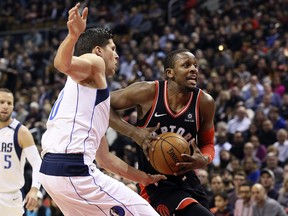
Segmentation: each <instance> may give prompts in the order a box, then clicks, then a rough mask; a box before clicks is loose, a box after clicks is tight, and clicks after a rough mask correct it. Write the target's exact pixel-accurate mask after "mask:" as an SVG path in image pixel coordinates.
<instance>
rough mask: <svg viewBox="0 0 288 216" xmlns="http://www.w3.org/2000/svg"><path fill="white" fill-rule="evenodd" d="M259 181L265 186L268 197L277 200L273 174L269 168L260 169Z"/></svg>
mask: <svg viewBox="0 0 288 216" xmlns="http://www.w3.org/2000/svg"><path fill="white" fill-rule="evenodd" d="M259 183H260V184H261V185H262V186H263V187H264V188H265V190H266V194H267V195H268V197H270V198H272V199H274V200H277V199H278V195H279V194H278V191H276V190H275V189H274V184H275V176H274V173H273V172H272V170H270V169H267V168H265V169H262V170H261V174H260V181H259Z"/></svg>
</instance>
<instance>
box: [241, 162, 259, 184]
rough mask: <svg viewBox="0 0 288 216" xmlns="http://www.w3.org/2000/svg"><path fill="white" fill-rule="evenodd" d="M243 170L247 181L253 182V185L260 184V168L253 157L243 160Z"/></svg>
mask: <svg viewBox="0 0 288 216" xmlns="http://www.w3.org/2000/svg"><path fill="white" fill-rule="evenodd" d="M242 165H243V169H244V171H245V173H246V180H247V181H250V182H252V183H253V184H254V183H256V182H258V180H259V177H260V170H259V168H260V166H259V163H258V162H257V161H255V160H254V158H253V157H246V158H244V160H243V164H242Z"/></svg>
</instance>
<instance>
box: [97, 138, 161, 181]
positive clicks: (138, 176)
mask: <svg viewBox="0 0 288 216" xmlns="http://www.w3.org/2000/svg"><path fill="white" fill-rule="evenodd" d="M96 161H97V164H98V165H99V166H100V167H101V168H103V169H106V170H107V171H110V172H112V173H115V174H117V175H120V176H122V177H124V178H127V179H129V180H132V181H134V182H138V183H141V184H143V185H145V186H146V185H149V184H155V183H157V182H158V181H160V180H164V179H166V177H165V176H164V175H149V174H147V173H145V172H143V171H141V170H138V169H136V168H134V167H132V166H130V165H128V164H127V163H126V162H124V161H123V160H121V159H120V158H118V157H117V156H116V155H114V154H113V153H111V152H109V148H108V143H107V139H106V137H103V138H102V140H101V144H100V146H99V148H98V150H97V153H96Z"/></svg>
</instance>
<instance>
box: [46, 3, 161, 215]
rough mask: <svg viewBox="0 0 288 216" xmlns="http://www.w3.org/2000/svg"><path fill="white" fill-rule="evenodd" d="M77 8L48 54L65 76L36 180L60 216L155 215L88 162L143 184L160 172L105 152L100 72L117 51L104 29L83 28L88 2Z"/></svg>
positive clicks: (105, 92) (105, 101) (110, 69)
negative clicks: (54, 50) (147, 170)
mask: <svg viewBox="0 0 288 216" xmlns="http://www.w3.org/2000/svg"><path fill="white" fill-rule="evenodd" d="M79 8H80V4H79V3H78V4H76V6H75V7H73V8H72V9H70V11H69V18H68V22H67V27H68V30H69V32H68V35H67V36H66V38H65V39H64V41H63V42H62V43H61V45H60V47H59V49H58V51H57V54H56V57H55V59H54V65H55V67H56V68H57V69H58V70H59V71H60V72H62V73H64V74H66V75H67V81H66V84H65V86H64V88H63V90H62V91H61V92H60V94H59V96H58V99H57V100H56V102H55V103H54V106H53V108H52V110H51V113H50V116H49V118H48V121H47V130H46V132H45V133H44V135H43V137H42V148H43V152H42V156H43V161H42V165H41V169H40V175H41V183H42V184H43V187H44V189H45V190H46V191H47V192H48V193H49V195H50V196H51V197H52V199H53V200H54V201H55V202H56V204H57V205H58V206H59V208H60V210H61V211H62V212H63V214H64V215H65V216H75V215H86V216H91V215H97V216H101V215H119V216H124V215H125V216H128V215H135V216H136V215H146V216H153V215H158V214H157V213H156V211H155V210H154V209H153V208H152V207H151V206H150V205H149V204H148V202H146V201H145V200H144V199H143V198H141V197H140V196H139V195H138V194H137V193H135V192H134V191H132V190H131V189H130V188H128V187H126V186H125V185H124V184H123V183H122V182H119V181H117V180H116V179H113V178H111V177H109V176H108V175H105V174H104V173H103V172H101V171H100V170H99V169H98V167H97V166H96V165H95V163H94V160H96V162H97V164H98V165H99V166H100V167H102V168H104V169H106V170H108V171H111V172H114V173H117V174H119V175H121V176H123V177H125V178H128V179H131V180H133V181H137V182H142V183H144V184H146V185H147V184H151V183H156V182H158V181H159V180H160V179H164V178H165V176H162V175H148V174H146V173H145V172H142V171H139V170H137V169H135V168H133V167H131V166H129V165H128V164H127V163H125V162H124V161H122V160H120V159H119V158H117V157H116V156H115V155H114V154H112V153H110V152H109V149H108V144H107V140H106V138H105V132H106V130H107V127H108V124H109V113H110V95H109V89H108V86H107V82H106V76H111V75H113V74H114V73H115V69H116V66H117V61H118V58H119V56H118V55H117V53H116V46H115V44H114V42H113V39H112V38H113V35H112V34H111V32H110V31H109V30H108V29H102V28H96V29H88V30H86V31H85V28H86V19H87V14H88V8H85V9H84V10H83V12H82V15H80V13H79Z"/></svg>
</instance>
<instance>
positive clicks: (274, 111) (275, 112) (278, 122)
mask: <svg viewBox="0 0 288 216" xmlns="http://www.w3.org/2000/svg"><path fill="white" fill-rule="evenodd" d="M268 118H269V119H270V120H271V122H272V124H273V129H274V130H275V131H277V130H279V129H281V128H286V121H285V119H284V118H283V117H282V116H280V114H279V108H278V107H271V108H270V110H269V112H268Z"/></svg>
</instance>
